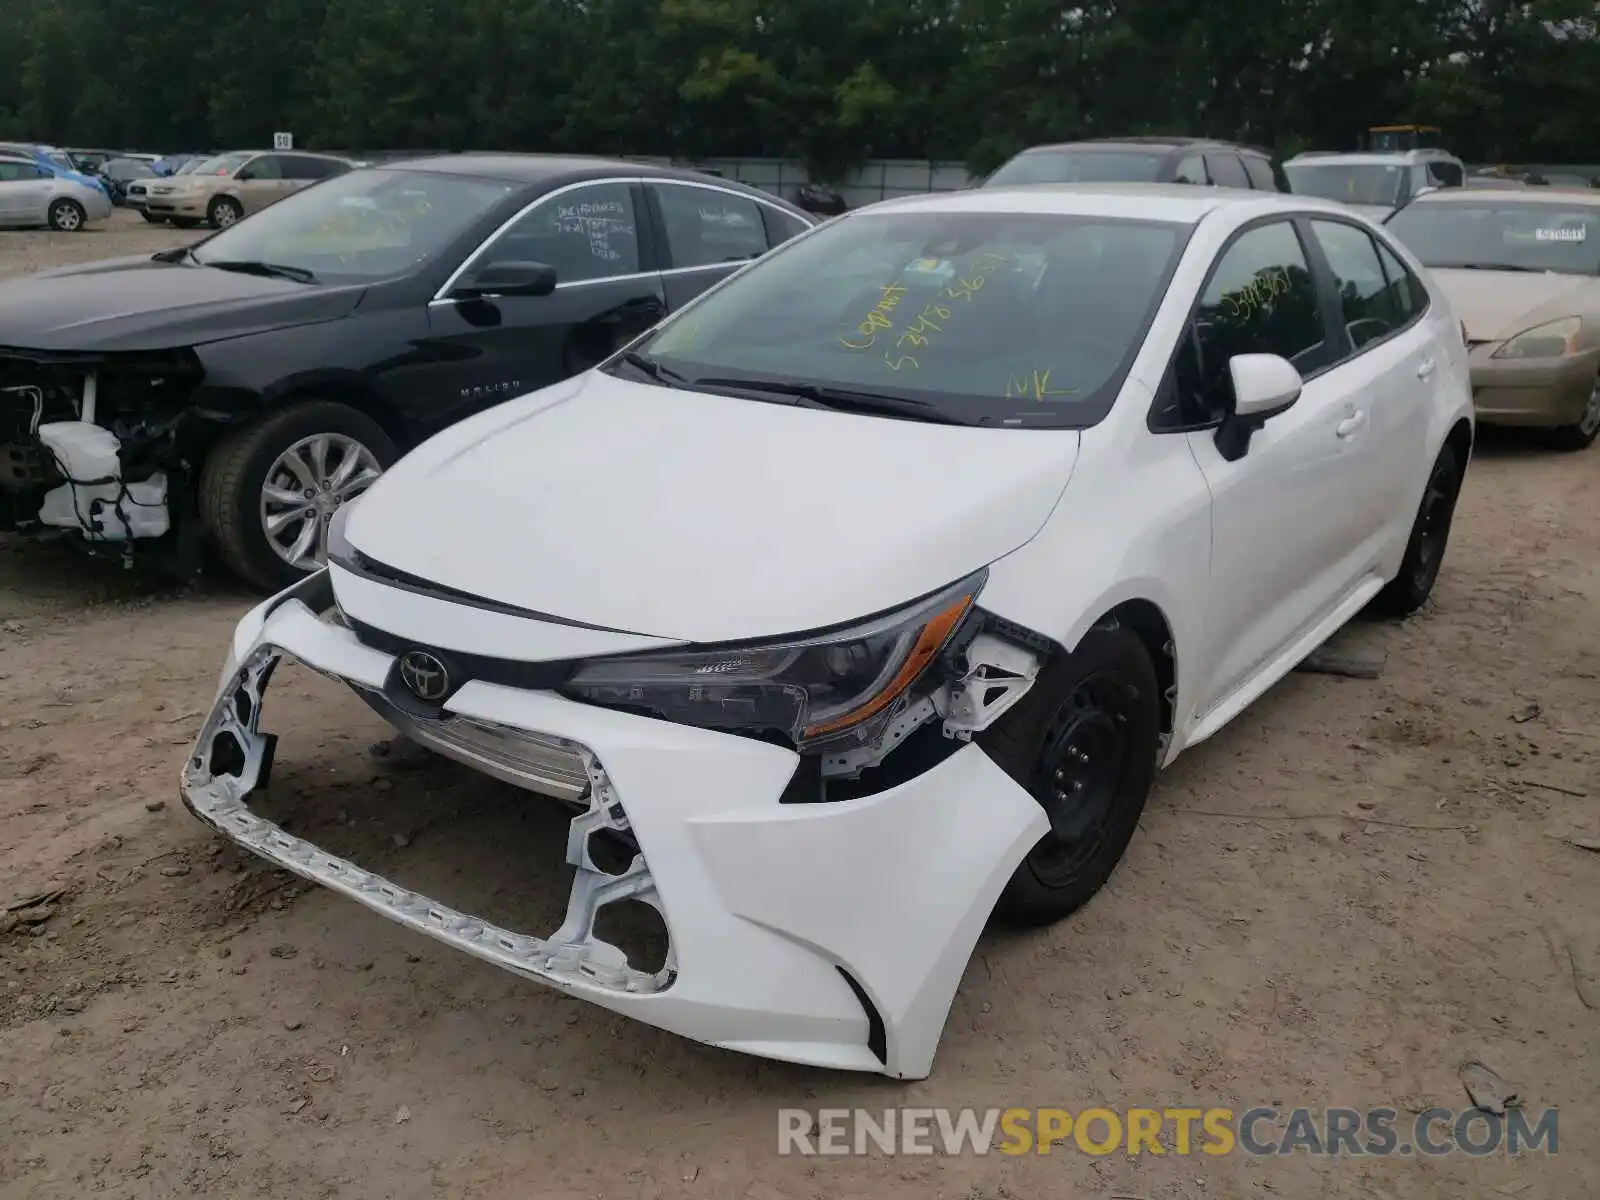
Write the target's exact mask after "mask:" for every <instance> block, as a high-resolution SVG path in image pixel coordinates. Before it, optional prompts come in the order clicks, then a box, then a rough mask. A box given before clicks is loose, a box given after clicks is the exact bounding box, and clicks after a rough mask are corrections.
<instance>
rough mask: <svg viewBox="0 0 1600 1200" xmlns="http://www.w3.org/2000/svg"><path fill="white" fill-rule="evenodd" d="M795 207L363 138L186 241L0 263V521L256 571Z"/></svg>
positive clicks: (266, 584)
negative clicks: (326, 175) (432, 441)
mask: <svg viewBox="0 0 1600 1200" xmlns="http://www.w3.org/2000/svg"><path fill="white" fill-rule="evenodd" d="M815 220H816V219H815V218H814V217H812V216H810V215H809V214H807V213H805V212H804V211H802V210H801V209H799V208H797V207H795V206H794V205H792V204H789V203H787V202H786V201H784V200H781V199H779V198H778V197H776V196H773V195H769V194H768V193H765V192H760V191H757V190H755V189H753V188H749V187H746V186H743V185H741V184H738V183H734V182H731V181H728V180H723V179H715V178H711V177H708V176H706V175H704V174H701V173H699V172H693V171H678V170H672V169H664V168H657V167H650V166H641V165H640V164H637V163H629V162H613V161H607V160H603V159H590V158H563V157H552V156H543V155H488V154H483V155H479V154H462V155H449V156H444V157H436V158H422V159H413V160H410V161H404V162H396V163H386V164H384V165H382V166H374V167H370V168H366V169H362V170H356V171H351V172H349V173H348V174H344V175H340V176H337V177H335V178H332V179H328V180H326V181H324V182H322V183H319V184H316V185H315V186H313V187H310V188H306V189H305V190H303V191H300V192H296V193H292V194H290V195H289V196H287V197H286V198H285V199H283V200H280V201H278V202H276V203H274V204H272V205H270V206H269V207H265V208H263V209H262V210H261V211H260V212H258V213H256V214H255V215H253V216H250V217H248V218H247V219H245V220H242V221H240V222H239V223H238V224H236V225H234V226H232V227H231V228H229V229H225V230H223V231H221V232H220V233H217V234H214V235H213V236H211V237H209V238H207V239H205V240H204V241H201V242H198V243H196V244H194V245H192V246H188V247H179V248H176V249H172V250H166V251H162V252H161V253H158V254H155V255H153V256H141V257H137V258H124V259H115V260H111V261H107V262H100V263H91V264H89V265H86V266H78V267H70V268H66V269H63V270H58V271H50V272H45V273H42V274H38V275H33V276H29V277H26V278H22V279H14V280H8V281H5V282H3V283H0V530H8V529H9V530H22V531H49V530H51V529H56V530H65V531H67V532H68V533H69V534H70V535H73V536H77V537H79V538H81V539H82V540H83V541H84V543H85V544H86V545H88V546H90V547H92V548H94V549H98V550H110V551H112V552H114V553H117V554H120V555H125V556H127V557H128V558H129V559H132V558H134V557H144V556H146V555H148V554H151V553H156V554H157V555H159V556H160V557H162V558H165V559H166V560H167V561H169V562H176V563H183V564H188V563H195V562H198V561H200V553H199V552H201V551H203V550H205V549H207V548H210V549H212V550H214V551H215V552H216V553H217V554H218V555H219V556H220V557H221V559H222V561H223V562H224V564H225V565H226V566H227V567H229V568H230V569H231V570H233V571H234V572H235V573H236V574H238V575H239V576H241V577H242V578H244V579H245V580H247V581H249V582H251V583H253V584H255V585H257V586H260V587H263V588H275V587H278V586H282V585H286V584H288V583H291V582H293V581H294V580H295V579H296V578H298V577H300V575H301V574H303V573H304V572H306V571H308V570H311V569H313V568H314V567H316V566H317V565H318V563H319V562H320V561H321V560H322V558H323V557H324V555H325V553H326V546H325V538H326V530H327V523H328V520H329V519H330V517H331V516H332V513H333V511H334V510H335V509H336V508H337V507H338V505H339V504H341V503H342V502H343V501H345V500H348V499H350V498H351V497H352V496H355V495H358V494H359V493H361V492H362V491H364V490H365V489H366V488H367V487H369V486H370V485H371V484H372V482H373V480H375V479H376V478H377V477H378V475H379V473H380V472H382V471H383V470H384V469H385V468H386V467H388V466H389V465H390V464H391V463H393V462H394V460H395V459H396V458H397V457H399V455H401V454H402V453H404V452H405V451H406V450H407V449H408V448H409V447H411V446H413V445H415V444H416V443H418V442H419V441H421V440H422V439H424V438H426V437H428V436H429V435H431V434H433V433H435V432H437V431H438V430H440V429H442V428H444V427H445V426H447V425H450V424H453V423H454V422H456V421H459V420H461V419H462V418H464V417H467V416H469V415H471V414H473V413H475V412H478V411H480V410H481V409H484V408H486V407H488V406H489V405H492V404H495V403H498V402H500V401H502V400H507V399H510V398H511V397H513V396H517V395H521V394H523V393H525V392H530V391H533V390H535V389H536V388H540V387H544V386H546V385H548V384H551V383H555V382H557V381H559V380H561V379H563V378H565V377H567V376H569V375H574V374H577V373H578V372H581V371H584V370H587V369H588V368H590V367H592V366H594V365H596V364H597V363H599V362H601V361H602V360H604V359H605V358H607V357H609V356H610V355H611V354H613V353H614V352H615V351H616V350H617V349H618V348H619V347H620V346H621V345H623V344H625V343H626V342H628V341H631V340H632V339H633V338H635V337H636V336H637V335H639V334H641V333H643V332H644V331H645V330H647V329H649V328H650V327H651V326H652V325H654V324H655V323H656V322H657V321H659V320H660V319H661V318H662V317H663V316H665V315H666V314H667V313H668V312H670V311H672V310H673V309H675V308H676V307H678V306H680V305H682V304H684V303H686V302H687V301H689V300H690V299H692V298H693V297H695V296H696V295H698V294H699V293H701V292H703V291H704V290H705V289H706V288H708V287H710V286H711V285H712V284H714V283H716V282H718V281H719V280H721V279H723V278H725V277H726V276H727V275H729V274H730V273H732V272H733V271H735V270H737V269H738V268H739V266H740V265H741V264H743V263H745V262H747V261H749V260H750V259H754V258H756V257H758V256H760V255H761V254H763V253H765V252H766V251H767V250H768V249H769V248H771V247H772V246H775V245H777V244H778V243H780V242H783V241H786V240H787V239H789V238H791V237H794V236H795V235H797V234H799V233H802V232H804V231H805V230H806V229H808V228H810V227H811V226H812V225H813V224H814V223H815Z"/></svg>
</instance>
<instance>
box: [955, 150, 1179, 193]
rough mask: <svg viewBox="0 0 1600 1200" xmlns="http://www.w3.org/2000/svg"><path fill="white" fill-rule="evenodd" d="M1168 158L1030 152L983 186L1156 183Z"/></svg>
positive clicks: (1141, 154)
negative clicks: (1162, 165)
mask: <svg viewBox="0 0 1600 1200" xmlns="http://www.w3.org/2000/svg"><path fill="white" fill-rule="evenodd" d="M1164 161H1166V156H1165V155H1161V154H1147V153H1144V152H1141V151H1137V150H1029V151H1027V152H1025V153H1022V154H1019V155H1017V157H1015V158H1013V159H1012V160H1011V161H1010V162H1008V163H1006V165H1005V166H1003V167H1001V168H1000V169H999V170H998V171H996V172H995V173H994V174H993V175H991V176H989V178H988V179H986V180H984V181H983V186H984V187H1008V186H1010V185H1011V184H1015V183H1153V182H1155V179H1156V176H1157V175H1159V174H1160V173H1161V164H1162V163H1163V162H1164Z"/></svg>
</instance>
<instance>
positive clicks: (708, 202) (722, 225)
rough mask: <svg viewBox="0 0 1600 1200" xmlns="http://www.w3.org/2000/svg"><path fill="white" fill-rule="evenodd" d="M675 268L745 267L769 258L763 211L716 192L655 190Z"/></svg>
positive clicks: (746, 201) (679, 187)
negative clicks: (748, 262)
mask: <svg viewBox="0 0 1600 1200" xmlns="http://www.w3.org/2000/svg"><path fill="white" fill-rule="evenodd" d="M651 188H652V190H654V192H655V194H656V201H657V203H658V204H660V206H661V221H662V224H663V225H665V226H666V230H667V253H668V255H669V256H670V257H671V259H672V265H673V266H674V267H707V266H717V265H720V264H723V263H734V262H743V261H744V260H746V259H750V258H759V257H760V256H761V255H762V254H764V253H766V249H767V228H766V226H765V225H764V224H762V221H761V206H760V205H758V204H757V203H756V202H755V201H754V200H750V199H747V198H746V197H744V196H736V195H733V194H732V193H730V192H723V191H718V190H717V189H715V188H703V187H686V186H684V185H682V184H668V183H661V184H652V185H651Z"/></svg>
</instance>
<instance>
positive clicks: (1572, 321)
mask: <svg viewBox="0 0 1600 1200" xmlns="http://www.w3.org/2000/svg"><path fill="white" fill-rule="evenodd" d="M1582 331H1583V322H1582V321H1581V320H1579V319H1578V318H1577V317H1561V318H1560V319H1559V320H1555V321H1546V322H1545V323H1544V324H1543V325H1535V326H1534V327H1533V328H1532V329H1524V330H1523V331H1522V332H1521V333H1519V334H1517V335H1516V336H1515V337H1511V338H1507V339H1506V344H1505V345H1503V346H1501V347H1500V349H1498V350H1496V351H1495V352H1494V353H1493V354H1492V355H1490V357H1491V358H1565V357H1566V356H1567V355H1569V354H1576V353H1577V352H1578V334H1579V333H1581V332H1582Z"/></svg>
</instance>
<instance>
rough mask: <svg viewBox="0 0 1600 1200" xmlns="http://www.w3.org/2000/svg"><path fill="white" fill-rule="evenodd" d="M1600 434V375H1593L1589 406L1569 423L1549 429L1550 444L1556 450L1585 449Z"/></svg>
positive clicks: (1592, 443)
mask: <svg viewBox="0 0 1600 1200" xmlns="http://www.w3.org/2000/svg"><path fill="white" fill-rule="evenodd" d="M1597 436H1600V375H1597V376H1595V381H1594V387H1593V388H1592V389H1590V392H1589V407H1588V408H1586V409H1584V411H1583V416H1581V417H1579V418H1578V420H1577V421H1575V422H1574V423H1573V424H1571V425H1562V426H1559V427H1557V428H1555V429H1552V430H1551V431H1550V444H1551V445H1552V446H1553V447H1555V448H1556V449H1557V450H1566V451H1574V450H1587V449H1588V448H1589V447H1590V446H1592V445H1594V440H1595V438H1596V437H1597Z"/></svg>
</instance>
